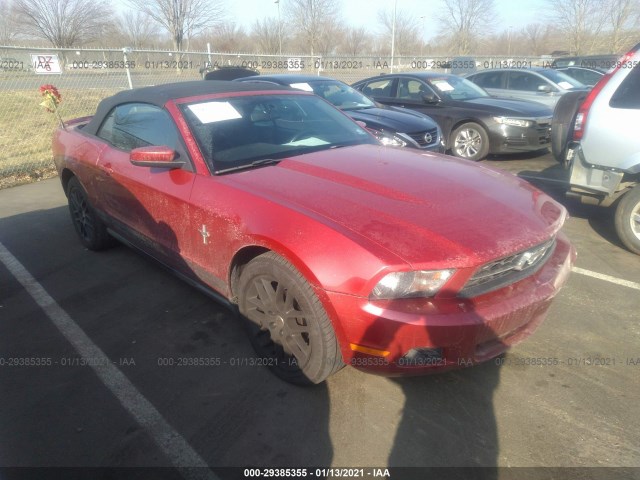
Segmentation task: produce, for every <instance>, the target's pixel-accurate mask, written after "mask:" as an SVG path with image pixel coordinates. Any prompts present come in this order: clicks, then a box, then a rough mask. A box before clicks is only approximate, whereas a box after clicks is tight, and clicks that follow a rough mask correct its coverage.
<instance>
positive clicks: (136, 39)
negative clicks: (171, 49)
mask: <svg viewBox="0 0 640 480" xmlns="http://www.w3.org/2000/svg"><path fill="white" fill-rule="evenodd" d="M118 25H119V31H120V34H121V35H122V37H123V40H124V41H125V42H126V45H127V46H128V47H133V48H134V49H135V50H139V49H141V48H144V47H147V48H149V47H151V44H152V43H153V41H154V40H155V39H156V38H157V37H158V26H157V24H156V23H155V22H154V21H153V20H152V19H151V17H149V15H147V14H146V13H144V12H141V11H139V10H135V11H129V12H126V13H121V14H120V16H119V21H118Z"/></svg>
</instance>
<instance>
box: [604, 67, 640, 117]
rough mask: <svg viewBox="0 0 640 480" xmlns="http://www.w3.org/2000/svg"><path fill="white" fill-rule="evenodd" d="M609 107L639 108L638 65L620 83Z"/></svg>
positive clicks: (639, 74)
mask: <svg viewBox="0 0 640 480" xmlns="http://www.w3.org/2000/svg"><path fill="white" fill-rule="evenodd" d="M609 105H610V106H611V107H613V108H640V64H638V65H636V66H635V67H634V68H633V70H631V72H630V73H629V75H627V78H625V79H624V80H623V81H622V83H621V84H620V86H619V87H618V89H617V90H616V91H615V93H614V94H613V96H612V97H611V101H610V102H609Z"/></svg>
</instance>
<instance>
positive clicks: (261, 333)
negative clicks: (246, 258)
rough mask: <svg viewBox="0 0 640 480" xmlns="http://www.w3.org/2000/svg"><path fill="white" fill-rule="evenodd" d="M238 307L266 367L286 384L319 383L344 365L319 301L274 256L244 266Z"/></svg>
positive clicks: (288, 266) (289, 267) (294, 272)
mask: <svg viewBox="0 0 640 480" xmlns="http://www.w3.org/2000/svg"><path fill="white" fill-rule="evenodd" d="M237 291H238V307H239V310H240V314H241V315H242V316H243V317H244V318H245V319H246V320H247V321H246V325H247V329H248V333H249V338H250V340H251V344H252V345H253V348H254V349H255V351H256V353H257V354H258V356H259V357H260V358H261V359H262V360H263V363H264V365H266V366H268V367H270V368H271V371H272V372H274V373H275V374H276V375H278V376H279V377H280V378H282V379H283V380H286V381H287V382H290V383H294V384H297V385H311V384H317V383H321V382H323V381H324V380H325V379H326V378H327V377H329V376H330V375H332V374H333V373H335V372H337V371H338V370H340V369H341V368H342V367H343V366H344V364H343V362H342V355H341V353H340V348H339V346H338V341H337V339H336V335H335V332H334V330H333V325H332V324H331V321H330V320H329V317H328V316H327V314H326V312H325V310H324V308H323V306H322V303H321V302H320V299H319V298H318V297H317V296H316V294H315V293H314V291H313V289H312V288H311V286H310V285H309V283H308V282H307V281H306V280H305V278H304V277H303V276H302V275H301V274H300V272H298V271H297V270H296V269H295V267H293V265H291V264H290V263H289V262H287V261H286V260H285V259H284V258H282V257H280V256H279V255H277V254H275V253H273V252H267V253H264V254H262V255H260V256H258V257H256V258H254V259H253V260H252V261H251V262H249V263H248V264H247V266H246V267H244V269H243V270H242V273H241V274H240V279H239V281H238V288H237Z"/></svg>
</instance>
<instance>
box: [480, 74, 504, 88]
mask: <svg viewBox="0 0 640 480" xmlns="http://www.w3.org/2000/svg"><path fill="white" fill-rule="evenodd" d="M503 78H504V72H486V73H480V74H478V75H474V77H473V79H472V82H473V83H475V84H476V85H478V86H480V87H482V88H502V79H503Z"/></svg>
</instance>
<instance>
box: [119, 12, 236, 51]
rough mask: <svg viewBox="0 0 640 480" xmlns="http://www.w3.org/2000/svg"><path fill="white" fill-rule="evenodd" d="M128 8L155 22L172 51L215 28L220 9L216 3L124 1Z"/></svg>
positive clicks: (219, 18)
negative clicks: (167, 34) (161, 28)
mask: <svg viewBox="0 0 640 480" xmlns="http://www.w3.org/2000/svg"><path fill="white" fill-rule="evenodd" d="M127 2H128V3H129V5H130V6H131V7H132V8H134V9H135V10H138V11H140V12H142V13H144V14H146V15H148V16H149V17H150V18H152V19H153V20H155V21H156V22H157V23H158V24H159V25H161V26H162V27H163V28H165V29H166V30H167V32H169V34H170V35H171V39H172V41H173V47H174V49H175V50H176V51H182V50H183V46H184V43H185V41H186V40H187V39H189V38H191V37H193V36H195V35H197V34H199V33H201V32H203V31H204V30H205V29H207V28H210V27H213V26H215V25H216V24H218V23H219V22H220V21H221V20H222V18H223V15H224V8H223V5H222V3H221V2H219V1H217V0H127Z"/></svg>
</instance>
